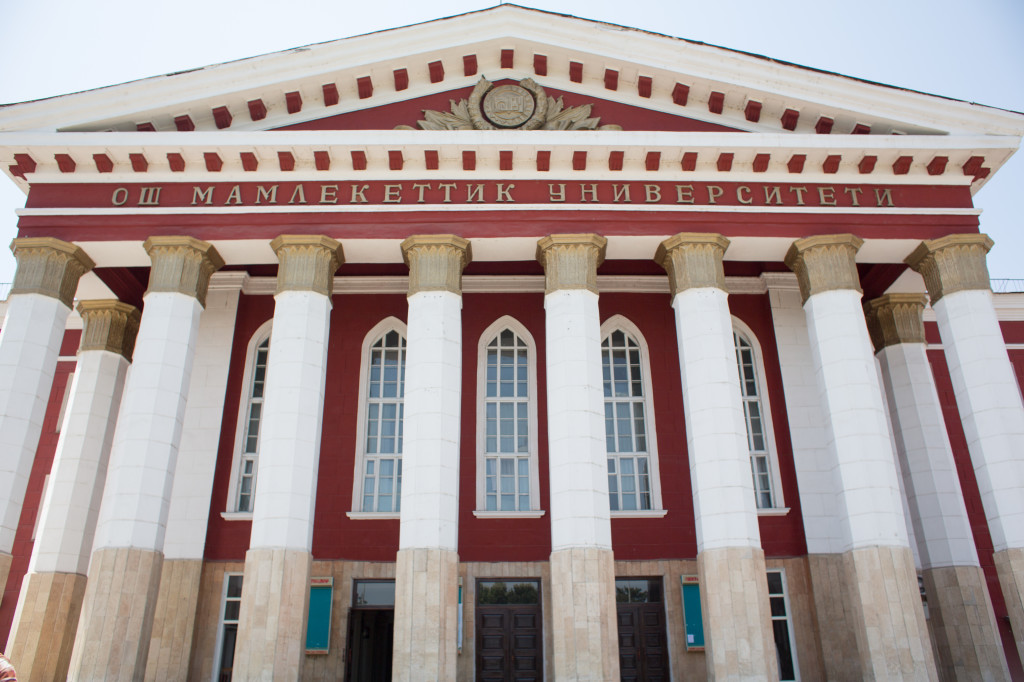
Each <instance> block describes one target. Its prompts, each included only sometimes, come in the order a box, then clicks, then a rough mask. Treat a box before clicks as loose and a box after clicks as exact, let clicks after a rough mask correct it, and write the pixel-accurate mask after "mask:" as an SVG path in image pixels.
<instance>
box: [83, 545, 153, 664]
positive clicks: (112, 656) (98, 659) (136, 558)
mask: <svg viewBox="0 0 1024 682" xmlns="http://www.w3.org/2000/svg"><path fill="white" fill-rule="evenodd" d="M162 565H163V555H162V554H161V553H160V552H154V551H152V550H145V549H135V548H109V547H108V548H100V549H97V550H96V551H95V552H93V554H92V562H91V564H90V565H89V582H88V585H87V587H86V590H85V598H84V599H83V601H82V610H83V612H88V613H90V614H91V615H92V618H91V619H90V620H89V624H90V626H89V627H88V628H84V629H82V630H80V631H79V633H78V636H77V638H76V640H75V647H74V651H73V653H72V655H71V666H70V672H69V676H68V678H69V679H71V680H107V681H113V680H139V679H142V678H143V675H144V673H145V667H146V657H147V654H148V653H149V639H150V635H151V633H152V626H153V614H152V613H151V612H149V613H147V612H148V611H150V610H151V609H153V608H154V605H155V604H156V596H157V592H158V590H159V589H160V570H161V566H162Z"/></svg>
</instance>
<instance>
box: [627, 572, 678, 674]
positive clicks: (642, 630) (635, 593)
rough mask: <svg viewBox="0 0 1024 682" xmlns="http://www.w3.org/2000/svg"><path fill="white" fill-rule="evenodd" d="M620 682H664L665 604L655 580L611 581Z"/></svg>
mask: <svg viewBox="0 0 1024 682" xmlns="http://www.w3.org/2000/svg"><path fill="white" fill-rule="evenodd" d="M615 583H616V585H615V587H616V589H615V596H616V608H617V612H618V613H617V616H618V624H619V675H620V679H621V680H622V682H640V681H641V680H642V681H644V682H668V680H669V679H670V676H671V673H670V670H669V662H668V641H667V638H666V634H665V605H664V603H663V602H662V599H661V581H660V580H658V579H651V580H647V579H641V580H637V579H625V580H623V579H620V580H616V581H615Z"/></svg>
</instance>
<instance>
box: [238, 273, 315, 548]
mask: <svg viewBox="0 0 1024 682" xmlns="http://www.w3.org/2000/svg"><path fill="white" fill-rule="evenodd" d="M275 299H276V303H275V305H274V327H273V330H272V331H271V332H270V347H271V348H272V349H273V352H272V353H271V354H270V358H269V360H268V363H267V388H266V399H265V401H264V403H263V423H262V424H261V425H260V429H261V431H260V459H259V465H258V466H259V472H258V474H257V476H256V500H257V501H256V505H255V508H254V509H253V515H252V536H251V540H250V544H249V547H250V549H298V550H303V551H306V552H309V551H311V550H312V547H313V512H314V509H315V507H316V482H317V471H318V469H319V466H320V436H321V431H322V426H323V410H324V389H325V386H326V383H327V341H328V337H329V333H330V318H331V300H330V299H329V298H328V297H326V296H324V295H323V294H320V293H316V292H314V291H284V292H281V293H279V294H278V295H277V296H275Z"/></svg>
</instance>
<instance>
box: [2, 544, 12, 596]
mask: <svg viewBox="0 0 1024 682" xmlns="http://www.w3.org/2000/svg"><path fill="white" fill-rule="evenodd" d="M13 560H14V557H13V556H11V555H10V554H7V553H6V552H0V588H3V586H4V585H6V584H7V576H8V575H9V574H10V572H11V562H12V561H13Z"/></svg>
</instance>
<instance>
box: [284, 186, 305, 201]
mask: <svg viewBox="0 0 1024 682" xmlns="http://www.w3.org/2000/svg"><path fill="white" fill-rule="evenodd" d="M288 203H289V204H296V203H298V204H304V203H306V189H305V187H304V186H303V184H302V183H301V182H300V183H299V184H298V185H296V186H295V190H294V191H293V192H292V198H291V199H289V200H288Z"/></svg>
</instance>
